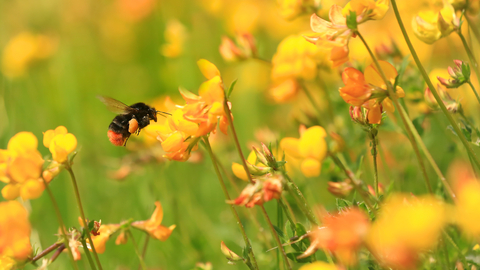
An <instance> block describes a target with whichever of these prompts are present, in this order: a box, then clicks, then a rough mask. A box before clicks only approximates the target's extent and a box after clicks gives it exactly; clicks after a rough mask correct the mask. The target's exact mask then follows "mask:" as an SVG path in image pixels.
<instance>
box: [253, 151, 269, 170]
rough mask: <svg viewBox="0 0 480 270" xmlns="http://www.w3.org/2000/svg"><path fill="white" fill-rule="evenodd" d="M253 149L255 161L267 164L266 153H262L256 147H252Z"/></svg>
mask: <svg viewBox="0 0 480 270" xmlns="http://www.w3.org/2000/svg"><path fill="white" fill-rule="evenodd" d="M253 151H255V155H256V156H257V161H259V162H260V163H262V164H263V165H266V166H267V165H268V159H267V157H266V155H265V154H264V153H260V151H259V150H258V149H257V148H256V147H253Z"/></svg>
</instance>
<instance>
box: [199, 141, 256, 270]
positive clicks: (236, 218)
mask: <svg viewBox="0 0 480 270" xmlns="http://www.w3.org/2000/svg"><path fill="white" fill-rule="evenodd" d="M203 141H204V142H205V144H204V146H205V148H206V149H207V152H208V154H209V155H210V159H211V160H212V163H213V167H214V169H215V173H216V174H217V178H218V181H219V182H220V186H221V187H222V190H223V194H224V195H225V198H226V199H227V200H229V201H230V200H231V199H230V195H229V194H228V190H227V187H226V186H225V182H224V181H223V178H222V174H221V173H220V169H219V168H218V164H217V162H216V159H215V156H214V155H213V151H212V147H211V146H210V142H209V141H208V138H207V137H204V138H203ZM247 172H248V171H247ZM229 206H230V210H231V211H232V213H233V216H234V217H235V220H236V221H237V224H238V227H239V228H240V231H241V232H242V235H243V240H244V241H245V248H246V249H247V251H248V254H249V255H250V258H251V259H252V261H253V267H254V269H257V270H258V265H257V260H256V259H255V254H254V253H253V248H252V245H251V244H250V240H249V239H248V236H247V233H246V232H245V228H243V224H242V222H241V221H240V217H239V216H238V213H237V210H235V207H233V205H231V204H229Z"/></svg>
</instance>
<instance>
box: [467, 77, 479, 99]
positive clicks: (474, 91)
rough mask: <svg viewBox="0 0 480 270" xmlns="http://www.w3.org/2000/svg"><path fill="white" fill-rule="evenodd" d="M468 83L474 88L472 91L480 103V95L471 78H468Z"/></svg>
mask: <svg viewBox="0 0 480 270" xmlns="http://www.w3.org/2000/svg"><path fill="white" fill-rule="evenodd" d="M477 78H480V77H477ZM467 83H468V85H470V88H472V91H473V93H474V94H475V97H476V98H477V101H478V103H480V96H478V93H477V90H476V89H475V87H474V86H473V84H472V82H471V81H470V80H468V82H467Z"/></svg>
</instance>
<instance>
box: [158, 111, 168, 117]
mask: <svg viewBox="0 0 480 270" xmlns="http://www.w3.org/2000/svg"><path fill="white" fill-rule="evenodd" d="M155 112H156V113H158V114H161V115H164V116H165V115H172V114H171V113H168V112H164V111H155Z"/></svg>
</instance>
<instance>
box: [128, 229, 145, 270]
mask: <svg viewBox="0 0 480 270" xmlns="http://www.w3.org/2000/svg"><path fill="white" fill-rule="evenodd" d="M126 231H127V234H128V236H130V239H132V244H133V248H134V249H135V253H136V254H137V257H138V259H139V260H140V266H141V267H142V269H143V270H147V266H146V265H145V262H144V261H143V257H142V254H140V251H139V250H138V246H137V242H136V241H135V238H133V233H132V231H131V230H130V229H128V230H126ZM147 239H148V238H147Z"/></svg>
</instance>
